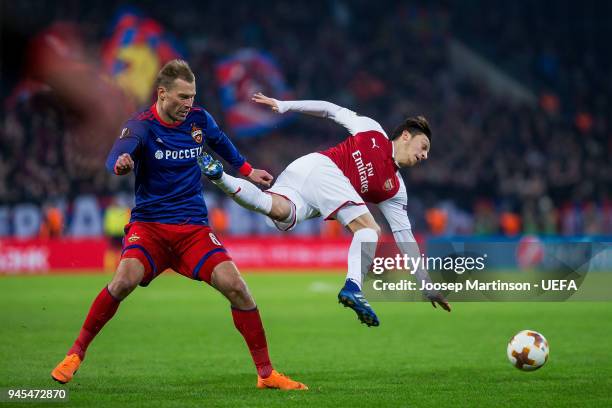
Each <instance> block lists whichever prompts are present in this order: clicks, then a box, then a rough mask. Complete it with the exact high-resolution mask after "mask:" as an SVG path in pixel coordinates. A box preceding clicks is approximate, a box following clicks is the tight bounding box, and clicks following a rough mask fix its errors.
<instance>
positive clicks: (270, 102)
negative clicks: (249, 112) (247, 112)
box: [251, 92, 278, 112]
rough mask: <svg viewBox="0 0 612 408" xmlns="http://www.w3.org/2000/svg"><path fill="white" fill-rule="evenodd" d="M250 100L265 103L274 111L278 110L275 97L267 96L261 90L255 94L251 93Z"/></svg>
mask: <svg viewBox="0 0 612 408" xmlns="http://www.w3.org/2000/svg"><path fill="white" fill-rule="evenodd" d="M251 100H252V101H253V102H256V103H261V104H262V105H267V106H269V107H270V109H272V110H273V111H274V112H278V104H277V103H276V99H273V98H268V97H267V96H266V95H264V94H262V93H261V92H257V93H256V94H255V95H253V97H252V98H251Z"/></svg>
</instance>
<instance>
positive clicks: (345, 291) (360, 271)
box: [338, 213, 380, 326]
mask: <svg viewBox="0 0 612 408" xmlns="http://www.w3.org/2000/svg"><path fill="white" fill-rule="evenodd" d="M347 227H348V228H349V229H350V230H351V231H353V240H352V241H351V246H350V247H349V253H348V271H347V275H346V282H345V284H344V287H343V288H342V289H341V290H340V293H338V302H340V303H341V304H343V305H344V306H345V307H350V308H351V309H353V310H354V311H355V313H356V314H357V317H358V318H359V320H360V321H361V322H362V323H364V324H366V325H368V326H378V325H379V324H380V322H379V321H378V316H376V313H374V310H372V307H371V306H370V304H369V303H368V301H367V300H366V299H365V297H364V295H363V292H362V291H361V284H362V281H363V277H364V276H365V275H366V273H367V271H368V270H369V268H370V265H371V264H372V261H373V259H374V255H375V252H376V243H377V242H378V234H379V231H380V229H379V227H378V225H377V224H376V222H375V221H374V218H373V217H372V215H371V214H369V213H367V214H364V215H361V216H359V217H357V218H356V219H355V220H353V221H351V222H350V223H349V224H348V225H347Z"/></svg>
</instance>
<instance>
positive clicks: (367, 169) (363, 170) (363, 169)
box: [351, 150, 374, 194]
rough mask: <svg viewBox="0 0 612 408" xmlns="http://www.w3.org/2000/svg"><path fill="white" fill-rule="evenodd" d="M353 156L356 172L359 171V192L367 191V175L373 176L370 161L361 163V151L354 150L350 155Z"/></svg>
mask: <svg viewBox="0 0 612 408" xmlns="http://www.w3.org/2000/svg"><path fill="white" fill-rule="evenodd" d="M351 156H353V160H355V166H357V172H358V173H359V186H360V191H361V193H362V194H363V193H367V192H368V177H373V176H374V167H373V166H372V163H371V162H368V163H365V164H364V163H363V158H362V157H361V151H359V150H356V151H354V152H353V154H352V155H351Z"/></svg>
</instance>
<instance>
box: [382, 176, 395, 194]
mask: <svg viewBox="0 0 612 408" xmlns="http://www.w3.org/2000/svg"><path fill="white" fill-rule="evenodd" d="M383 189H384V190H385V191H391V190H393V179H392V178H390V179H387V181H385V184H383Z"/></svg>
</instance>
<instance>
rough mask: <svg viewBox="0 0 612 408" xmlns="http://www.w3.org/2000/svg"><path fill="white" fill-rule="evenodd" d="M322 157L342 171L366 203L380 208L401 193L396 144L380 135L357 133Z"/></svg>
mask: <svg viewBox="0 0 612 408" xmlns="http://www.w3.org/2000/svg"><path fill="white" fill-rule="evenodd" d="M320 153H321V154H324V155H325V156H327V157H329V158H330V159H331V160H332V161H333V162H334V163H335V164H336V166H338V167H339V168H340V170H342V173H344V175H345V176H346V177H347V178H348V179H349V180H350V182H351V184H352V185H353V187H354V188H355V190H356V191H357V193H358V194H359V195H360V196H361V198H363V200H364V201H366V202H369V203H375V204H378V203H380V202H382V201H385V200H387V199H389V198H391V197H393V196H394V195H395V194H396V193H397V191H398V189H399V185H400V183H399V180H398V178H397V169H398V167H397V165H396V164H395V161H394V160H393V143H392V142H391V141H390V140H389V139H387V136H385V135H384V134H383V133H381V132H380V131H377V130H368V131H364V132H359V133H356V134H355V135H354V136H350V137H348V138H346V140H344V141H343V142H341V143H339V144H337V145H336V146H334V147H331V148H329V149H327V150H325V151H322V152H320Z"/></svg>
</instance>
